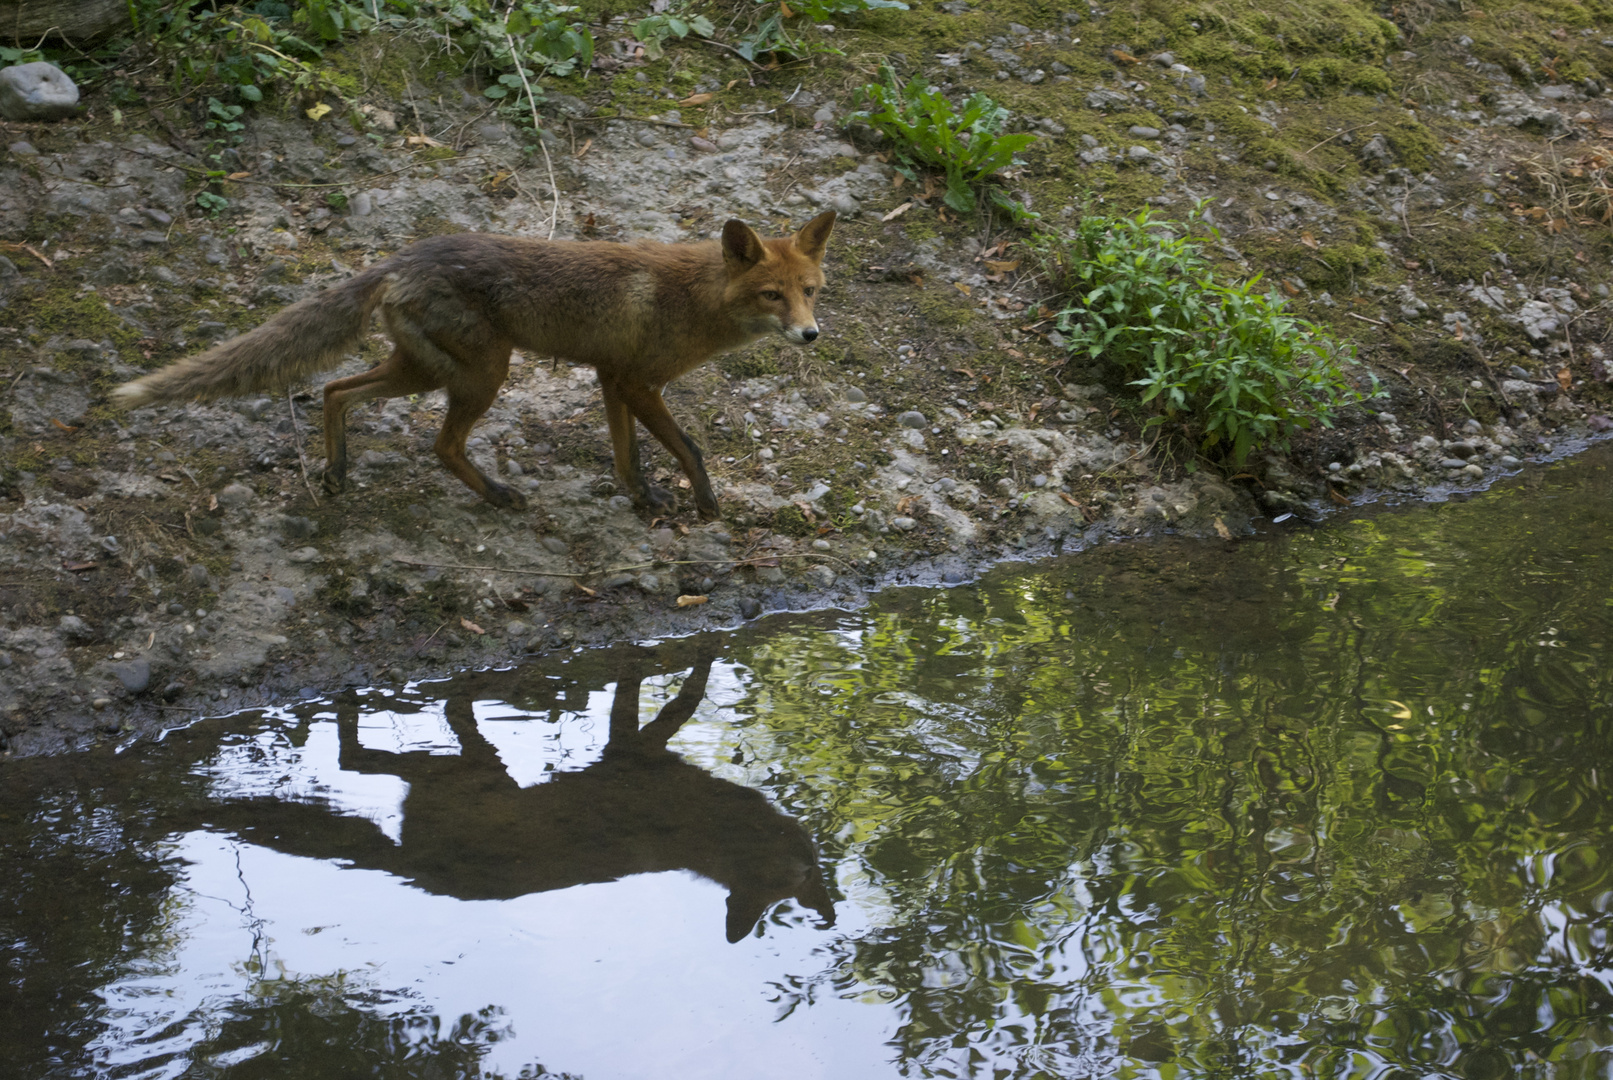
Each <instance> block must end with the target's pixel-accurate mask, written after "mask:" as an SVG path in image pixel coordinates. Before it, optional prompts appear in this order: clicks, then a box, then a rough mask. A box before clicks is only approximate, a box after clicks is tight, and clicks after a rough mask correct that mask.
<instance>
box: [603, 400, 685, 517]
mask: <svg viewBox="0 0 1613 1080" xmlns="http://www.w3.org/2000/svg"><path fill="white" fill-rule="evenodd" d="M599 388H600V391H601V392H602V393H603V394H604V397H605V421H606V422H607V423H608V424H609V425H610V441H611V455H612V457H613V458H614V459H615V463H616V477H617V479H619V480H620V481H621V482H622V486H623V487H624V488H625V489H626V493H627V495H628V497H629V498H631V499H632V500H633V503H634V505H636V506H640V507H643V508H645V509H647V510H649V511H650V512H652V513H662V512H664V511H667V510H670V509H672V507H673V505H674V503H675V502H676V500H675V499H674V498H673V497H672V493H671V492H670V491H667V490H666V489H665V488H659V487H656V486H655V485H654V484H651V483H650V482H649V481H648V480H646V479H645V477H644V469H643V466H642V465H641V464H640V462H639V452H638V428H637V427H636V426H635V425H634V422H633V410H632V409H631V408H629V407H628V404H627V401H626V400H625V399H624V398H623V396H622V392H621V390H620V388H618V387H617V386H616V384H615V383H613V382H610V381H609V380H607V379H604V378H601V379H600V380H599Z"/></svg>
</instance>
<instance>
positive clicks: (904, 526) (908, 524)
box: [891, 517, 919, 532]
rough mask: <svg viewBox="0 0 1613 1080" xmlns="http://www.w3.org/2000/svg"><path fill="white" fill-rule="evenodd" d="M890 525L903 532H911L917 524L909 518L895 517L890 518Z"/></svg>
mask: <svg viewBox="0 0 1613 1080" xmlns="http://www.w3.org/2000/svg"><path fill="white" fill-rule="evenodd" d="M891 524H892V525H893V526H895V527H896V528H898V529H900V530H902V531H903V532H912V531H913V530H914V529H916V528H918V524H919V523H918V522H917V521H915V520H913V519H912V518H910V517H895V518H891Z"/></svg>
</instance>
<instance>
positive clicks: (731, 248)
mask: <svg viewBox="0 0 1613 1080" xmlns="http://www.w3.org/2000/svg"><path fill="white" fill-rule="evenodd" d="M834 225H835V214H834V211H833V210H829V211H826V212H824V213H822V214H819V215H818V216H817V217H815V218H813V219H812V220H811V221H809V222H807V223H806V225H805V226H803V227H802V229H801V231H800V232H798V233H796V234H795V235H794V236H788V237H784V238H782V239H778V240H763V239H762V238H761V237H760V236H757V235H756V231H755V230H754V229H752V228H751V227H750V226H749V225H746V224H745V223H744V222H743V221H730V222H728V223H727V224H726V225H724V226H723V227H722V257H723V266H724V267H725V268H726V269H727V271H728V288H727V291H726V295H725V300H726V301H727V306H728V310H729V311H730V312H732V313H733V314H734V318H735V321H736V322H738V323H739V324H740V325H741V326H743V327H744V328H745V330H746V331H747V332H749V333H751V334H754V335H757V336H758V337H759V336H761V335H763V334H770V333H775V332H776V333H780V334H783V335H784V336H785V337H786V338H788V339H789V340H790V341H792V342H794V343H795V344H797V345H804V344H806V343H807V342H809V341H811V340H813V339H814V338H816V337H817V336H818V322H817V320H816V319H814V318H813V317H812V306H813V304H815V303H816V302H817V299H818V291H819V290H820V289H822V288H823V249H824V247H825V246H826V245H827V244H828V243H829V233H830V232H831V231H832V230H833V229H834Z"/></svg>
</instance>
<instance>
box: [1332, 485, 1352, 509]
mask: <svg viewBox="0 0 1613 1080" xmlns="http://www.w3.org/2000/svg"><path fill="white" fill-rule="evenodd" d="M1327 495H1328V498H1330V499H1332V500H1333V501H1334V502H1336V503H1338V504H1339V505H1340V506H1349V505H1350V500H1349V499H1346V498H1345V497H1344V496H1343V495H1340V494H1339V493H1338V492H1336V491H1334V490H1333V489H1332V488H1328V489H1327Z"/></svg>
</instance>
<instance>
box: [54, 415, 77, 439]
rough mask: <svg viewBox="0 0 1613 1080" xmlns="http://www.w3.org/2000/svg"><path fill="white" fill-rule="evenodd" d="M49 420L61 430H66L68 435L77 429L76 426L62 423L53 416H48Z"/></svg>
mask: <svg viewBox="0 0 1613 1080" xmlns="http://www.w3.org/2000/svg"><path fill="white" fill-rule="evenodd" d="M50 422H51V423H52V424H55V425H56V426H57V427H58V428H60V429H61V430H63V431H65V432H67V433H68V434H69V435H71V434H72V433H73V432H75V431H77V430H78V428H76V427H71V426H69V425H67V424H64V423H62V422H61V421H60V420H58V419H56V418H55V417H54V416H53V417H51V418H50Z"/></svg>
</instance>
